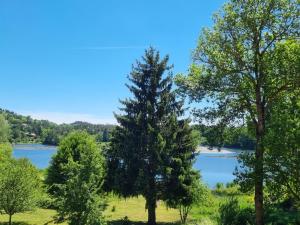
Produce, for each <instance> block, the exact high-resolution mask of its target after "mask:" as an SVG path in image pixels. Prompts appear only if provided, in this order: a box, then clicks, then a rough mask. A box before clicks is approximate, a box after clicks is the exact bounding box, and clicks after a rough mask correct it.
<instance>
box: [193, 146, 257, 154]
mask: <svg viewBox="0 0 300 225" xmlns="http://www.w3.org/2000/svg"><path fill="white" fill-rule="evenodd" d="M196 151H197V152H198V153H200V154H234V153H241V152H245V151H247V152H253V150H246V149H232V148H224V147H222V148H220V149H218V148H217V147H212V148H210V147H208V146H203V145H201V146H199V147H198V148H197V150H196Z"/></svg>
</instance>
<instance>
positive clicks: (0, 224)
mask: <svg viewBox="0 0 300 225" xmlns="http://www.w3.org/2000/svg"><path fill="white" fill-rule="evenodd" d="M11 224H12V225H30V224H29V223H26V222H12V223H11ZM0 225H8V222H0Z"/></svg>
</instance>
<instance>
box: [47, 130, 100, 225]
mask: <svg viewBox="0 0 300 225" xmlns="http://www.w3.org/2000/svg"><path fill="white" fill-rule="evenodd" d="M104 176H105V170H104V159H103V157H102V152H101V150H100V148H99V146H98V145H97V144H96V142H95V140H94V138H93V137H91V136H90V135H88V134H87V133H86V132H73V133H70V134H69V135H68V136H67V137H65V138H64V139H63V140H62V141H61V143H60V145H59V148H58V151H57V154H56V155H55V156H54V157H53V159H52V161H51V164H50V167H49V169H48V175H47V179H46V183H47V184H48V185H49V192H50V193H51V194H52V195H53V197H54V198H55V199H56V202H57V207H58V211H59V213H60V215H61V217H62V218H64V217H67V219H68V221H69V224H71V225H75V224H76V225H86V224H91V225H99V224H104V223H105V221H104V217H103V213H102V212H103V211H104V209H105V198H104V194H103V192H102V184H103V179H104Z"/></svg>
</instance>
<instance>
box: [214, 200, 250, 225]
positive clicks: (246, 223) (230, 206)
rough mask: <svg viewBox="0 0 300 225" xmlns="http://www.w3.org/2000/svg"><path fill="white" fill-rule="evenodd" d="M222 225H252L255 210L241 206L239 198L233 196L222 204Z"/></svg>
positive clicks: (220, 211) (220, 222) (220, 220)
mask: <svg viewBox="0 0 300 225" xmlns="http://www.w3.org/2000/svg"><path fill="white" fill-rule="evenodd" d="M219 213H220V219H219V224H220V225H241V224H243V225H252V224H254V211H253V209H252V208H249V207H247V208H241V207H240V205H239V202H238V199H237V198H234V197H231V198H229V199H228V200H227V201H226V202H225V203H223V204H222V205H221V206H220V209H219Z"/></svg>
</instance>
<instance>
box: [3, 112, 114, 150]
mask: <svg viewBox="0 0 300 225" xmlns="http://www.w3.org/2000/svg"><path fill="white" fill-rule="evenodd" d="M0 114H2V115H3V116H4V117H5V119H6V120H7V121H8V123H9V125H10V130H11V132H10V139H11V142H13V143H43V144H49V145H57V144H58V143H59V140H60V138H61V137H62V136H64V135H66V134H67V133H69V132H70V131H73V130H85V131H87V132H88V133H89V134H91V135H95V136H96V139H97V141H99V142H100V141H108V140H109V135H110V131H111V130H112V129H113V128H114V125H110V124H105V125H104V124H91V123H87V122H80V121H77V122H74V123H71V124H60V125H58V124H56V123H53V122H50V121H48V120H36V119H33V118H31V117H30V116H23V115H19V114H17V113H14V112H12V111H9V110H5V109H0Z"/></svg>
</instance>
